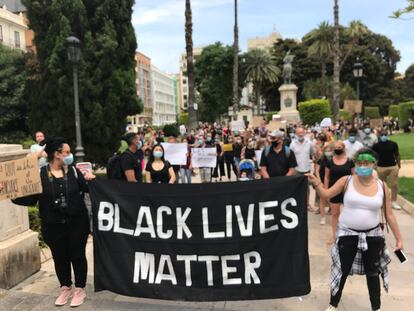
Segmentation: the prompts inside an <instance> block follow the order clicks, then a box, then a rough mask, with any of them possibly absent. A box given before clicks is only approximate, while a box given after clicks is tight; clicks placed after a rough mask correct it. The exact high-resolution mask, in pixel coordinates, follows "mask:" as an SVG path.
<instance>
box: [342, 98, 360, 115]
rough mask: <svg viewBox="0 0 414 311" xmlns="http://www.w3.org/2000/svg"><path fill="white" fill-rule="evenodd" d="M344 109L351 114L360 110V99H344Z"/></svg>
mask: <svg viewBox="0 0 414 311" xmlns="http://www.w3.org/2000/svg"><path fill="white" fill-rule="evenodd" d="M344 110H345V111H348V112H349V113H351V114H354V113H361V112H362V100H349V99H346V100H344Z"/></svg>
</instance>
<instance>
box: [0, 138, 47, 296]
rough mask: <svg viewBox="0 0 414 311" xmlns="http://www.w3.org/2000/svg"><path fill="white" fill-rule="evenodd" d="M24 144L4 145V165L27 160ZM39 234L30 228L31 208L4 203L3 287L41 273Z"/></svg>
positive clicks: (0, 224)
mask: <svg viewBox="0 0 414 311" xmlns="http://www.w3.org/2000/svg"><path fill="white" fill-rule="evenodd" d="M27 153H28V150H23V148H22V146H20V145H1V144H0V162H4V161H10V160H14V159H19V158H23V157H25V156H26V155H27ZM37 236H38V234H37V233H36V232H33V231H32V230H30V229H29V216H28V211H27V207H24V206H17V205H15V204H13V203H12V202H11V201H10V200H2V201H0V288H5V289H9V288H11V287H13V286H15V285H17V284H18V283H20V282H21V281H23V280H24V279H26V278H27V277H29V276H31V275H32V274H34V273H36V272H37V271H39V270H40V249H39V246H38V245H39V244H38V237H37Z"/></svg>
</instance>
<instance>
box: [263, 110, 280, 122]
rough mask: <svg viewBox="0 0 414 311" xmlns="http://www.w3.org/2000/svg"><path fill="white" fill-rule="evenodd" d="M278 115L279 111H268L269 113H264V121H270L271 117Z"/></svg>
mask: <svg viewBox="0 0 414 311" xmlns="http://www.w3.org/2000/svg"><path fill="white" fill-rule="evenodd" d="M278 113H279V111H269V112H266V114H265V120H266V122H270V121H272V118H273V115H274V114H278Z"/></svg>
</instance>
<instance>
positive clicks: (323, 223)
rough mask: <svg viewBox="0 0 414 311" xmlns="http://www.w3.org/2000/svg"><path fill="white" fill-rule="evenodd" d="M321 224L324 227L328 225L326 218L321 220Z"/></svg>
mask: <svg viewBox="0 0 414 311" xmlns="http://www.w3.org/2000/svg"><path fill="white" fill-rule="evenodd" d="M319 224H320V225H322V226H323V225H325V224H326V218H325V217H322V218H321V221H320V222H319Z"/></svg>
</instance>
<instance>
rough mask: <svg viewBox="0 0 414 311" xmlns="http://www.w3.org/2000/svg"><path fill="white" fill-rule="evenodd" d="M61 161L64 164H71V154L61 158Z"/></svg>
mask: <svg viewBox="0 0 414 311" xmlns="http://www.w3.org/2000/svg"><path fill="white" fill-rule="evenodd" d="M63 163H65V164H66V165H71V164H72V163H73V154H72V153H71V154H69V155H68V156H66V157H64V158H63Z"/></svg>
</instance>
